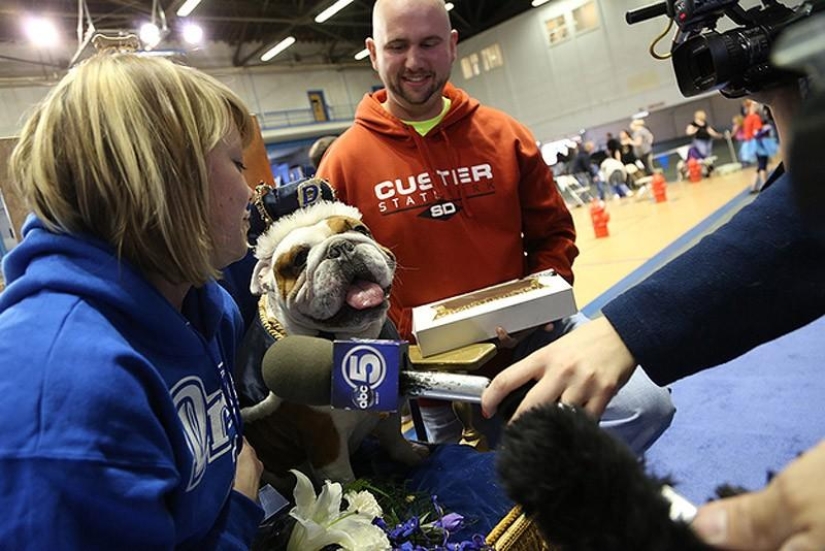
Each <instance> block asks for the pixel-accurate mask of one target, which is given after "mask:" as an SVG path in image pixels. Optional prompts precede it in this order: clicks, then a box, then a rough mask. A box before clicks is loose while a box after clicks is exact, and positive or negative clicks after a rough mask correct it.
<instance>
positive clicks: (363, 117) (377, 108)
mask: <svg viewBox="0 0 825 551" xmlns="http://www.w3.org/2000/svg"><path fill="white" fill-rule="evenodd" d="M442 95H444V96H446V97H447V98H449V100H450V101H451V102H452V103H451V105H450V110H449V112H448V113H447V114H446V115H444V118H443V119H442V120H441V122H439V123H438V124H437V125H436V127H435V128H433V129H432V130H431V131H430V133H435V132H438V130H439V129H443V128H448V127H449V126H452V125H453V124H455V123H457V122H458V121H460V120H462V119H464V118H466V117H469V116H470V115H471V114H472V113H473V112H474V111H475V110H477V109H478V107H479V102H478V101H477V100H475V99H473V98H471V97H470V96H469V95H467V93H466V92H465V91H464V90H460V89H458V88H456V87H455V86H453V85H452V84H450V83H449V82H448V83H447V85H446V86H445V87H444V91H443V93H442ZM386 101H387V90H386V89H385V88H382V89H381V90H378V91H376V92H373V93H371V94H366V95H365V96H364V100H363V101H361V102H360V103H359V104H358V109H356V111H355V124H358V125H361V126H363V127H365V128H368V129H370V130H373V131H375V132H379V133H381V134H384V135H386V136H390V137H394V138H398V139H400V140H410V145H413V142H412V139H413V134H416V135H417V132H416V131H415V130H414V129H413V128H412V127H411V126H409V125H407V124H403V123H402V124H399V122H401V121H400V119H398V118H397V117H396V116H395V115H393V114H392V113H390V112H389V111H387V110H386V109H384V106H383V103H384V102H386Z"/></svg>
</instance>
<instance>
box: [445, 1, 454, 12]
mask: <svg viewBox="0 0 825 551" xmlns="http://www.w3.org/2000/svg"><path fill="white" fill-rule="evenodd" d="M444 7H445V8H447V11H450V10H451V9H453V8H454V7H455V4H453V3H452V2H447V3H446V4H444Z"/></svg>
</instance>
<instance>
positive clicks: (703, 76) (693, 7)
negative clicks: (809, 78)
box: [625, 0, 825, 98]
mask: <svg viewBox="0 0 825 551" xmlns="http://www.w3.org/2000/svg"><path fill="white" fill-rule="evenodd" d="M761 2H762V5H761V6H755V7H753V8H751V9H748V10H745V9H744V8H742V7H741V6H740V5H739V3H740V0H666V1H665V2H658V3H656V4H651V5H649V6H645V7H642V8H639V9H637V10H632V11H629V12H627V13H626V14H625V19H626V21H627V22H628V23H629V24H633V23H639V22H641V21H646V20H648V19H652V18H653V17H658V16H661V15H667V17H668V18H670V20H671V21H672V23H673V24H675V25H676V26H677V27H678V32H677V34H676V36H675V38H674V39H673V45H672V47H671V50H670V53H671V58H672V62H673V70H674V72H675V74H676V81H677V83H678V85H679V90H680V91H681V92H682V94H683V95H684V96H685V97H691V96H695V95H697V94H701V93H702V92H707V91H709V90H719V91H720V92H721V93H722V95H723V96H725V97H728V98H739V97H742V96H746V95H749V94H752V93H754V92H759V91H761V90H765V89H767V88H771V87H773V86H777V85H781V84H785V83H788V82H791V81H792V80H793V79H796V78H799V77H800V76H803V75H804V74H805V73H804V72H796V71H795V70H792V69H787V68H781V69H780V68H778V67H777V66H776V65H774V64H773V63H771V61H770V52H771V49H772V46H773V44H774V42H775V40H776V38H777V37H778V36H779V34H780V33H781V32H782V31H784V30H785V29H786V28H787V27H790V26H792V25H794V24H795V23H797V22H798V21H800V20H803V19H806V18H807V17H808V16H810V15H811V14H813V13H816V12H818V11H820V10H822V9H823V8H825V0H807V1H803V2H802V3H800V4H799V5H798V6H796V7H793V8H791V7H788V6H786V5H784V4H782V3H780V2H779V1H777V0H761ZM723 16H727V17H729V18H730V19H732V20H733V21H734V22H735V23H736V24H738V25H740V26H739V27H737V28H734V29H731V30H729V31H725V32H722V33H720V32H718V31H717V30H716V24H717V22H718V21H719V19H720V18H722V17H723Z"/></svg>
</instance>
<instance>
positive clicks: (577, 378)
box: [481, 318, 636, 419]
mask: <svg viewBox="0 0 825 551" xmlns="http://www.w3.org/2000/svg"><path fill="white" fill-rule="evenodd" d="M635 367H636V361H635V360H634V359H633V356H632V355H631V354H630V351H628V350H627V348H626V347H625V345H624V343H623V342H622V340H621V338H620V337H619V335H618V333H616V331H615V329H613V326H612V325H610V322H609V321H608V320H607V319H606V318H599V319H596V320H594V321H592V322H590V323H586V324H584V325H582V326H581V327H579V328H577V329H576V330H575V331H572V332H570V333H568V334H567V335H564V336H563V337H561V338H559V339H558V340H556V341H554V342H552V343H550V344H548V345H547V346H545V347H544V348H541V349H539V350H537V351H536V352H534V353H533V354H531V355H530V356H528V357H526V358H524V359H523V360H521V361H519V362H516V363H515V364H513V365H512V366H510V367H508V368H507V369H505V370H504V371H502V372H501V373H499V374H498V375H497V376H496V377H495V379H493V381H492V383H490V386H489V387H487V389H486V390H485V391H484V394H483V395H482V397H481V407H482V411H483V412H484V415H485V416H486V417H491V416H492V415H494V414H495V412H496V409H497V408H498V405H499V404H500V403H501V400H502V399H504V397H505V396H507V395H508V394H510V393H511V392H512V391H514V390H515V389H517V388H519V387H520V386H522V385H524V384H526V383H528V382H529V381H537V383H536V385H535V386H534V387H533V388H532V389H531V390H530V392H528V393H527V395H526V396H525V398H524V400H523V401H522V402H521V405H520V406H519V407H518V409H517V410H516V412H515V414H514V415H513V419H515V418H517V417H518V416H519V415H521V414H522V413H524V412H525V411H527V410H528V409H530V408H532V407H534V406H537V405H539V404H543V403H551V402H558V401H561V402H564V403H567V404H571V405H577V406H580V407H582V408H584V409H585V410H586V411H588V412H589V413H590V414H591V415H593V416H594V417H597V418H598V417H600V416H601V414H602V413H604V409H605V408H606V407H607V403H608V402H609V401H610V400H611V398H613V396H614V395H615V394H616V392H617V391H618V389H619V388H621V387H622V385H624V384H625V383H626V382H627V380H628V379H629V378H630V375H631V374H632V373H633V370H634V369H635Z"/></svg>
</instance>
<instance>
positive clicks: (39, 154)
mask: <svg viewBox="0 0 825 551" xmlns="http://www.w3.org/2000/svg"><path fill="white" fill-rule="evenodd" d="M253 128H254V126H253V124H252V121H251V118H250V115H249V111H248V109H247V108H246V106H245V105H244V103H243V101H242V100H241V99H240V98H238V96H237V95H235V94H234V93H233V92H232V91H231V90H229V88H227V87H226V86H224V85H223V84H221V83H220V82H218V81H217V80H215V79H214V78H212V77H210V76H208V75H206V74H204V73H202V72H200V71H197V70H195V69H192V68H190V67H185V66H182V65H177V64H175V63H172V62H171V61H168V60H165V59H160V58H149V57H141V56H138V55H135V54H119V53H103V54H98V55H97V56H95V57H93V58H90V59H89V60H87V61H86V62H84V63H83V64H81V65H79V66H78V67H76V68H74V69H72V70H71V71H70V72H69V73H68V74H67V75H66V76H65V77H64V78H63V80H61V81H60V83H58V84H57V86H56V87H55V88H54V89H53V90H52V91H51V92H50V93H49V95H48V96H47V97H46V99H45V100H44V101H43V103H41V104H40V105H39V106H38V107H37V109H36V110H35V112H34V114H33V115H32V116H31V118H30V119H29V120H28V121H27V122H26V124H25V126H24V128H23V131H22V134H21V137H20V140H19V142H18V144H17V146H16V147H15V149H14V151H13V153H12V156H11V160H10V168H11V177H12V180H13V181H14V182H16V184H17V186H18V188H19V190H20V192H21V194H22V196H23V197H24V198H25V200H26V202H27V203H28V205H29V206H30V208H32V209H33V210H34V211H35V213H36V214H37V215H38V217H40V219H42V220H43V222H44V223H45V224H46V225H47V226H48V227H49V228H50V229H51V230H52V231H56V232H67V233H73V234H89V235H92V236H94V237H97V238H99V239H102V240H104V241H106V242H108V243H109V244H111V245H112V247H114V249H115V251H116V254H117V255H118V257H119V258H120V257H122V258H125V259H127V260H128V261H129V262H131V263H132V264H133V265H135V266H136V267H137V268H138V269H140V270H142V271H143V272H144V273H156V274H161V275H163V277H164V278H166V279H167V280H169V281H171V282H174V283H193V284H196V285H199V284H203V283H205V282H206V281H207V280H209V279H210V278H213V277H217V276H218V274H219V272H218V270H217V267H215V266H213V263H212V261H211V258H212V253H213V249H214V243H213V239H212V235H211V233H210V225H209V181H208V171H207V167H206V161H205V156H206V154H207V153H208V152H210V151H211V150H212V149H213V148H214V147H215V146H216V145H217V144H218V142H219V141H220V140H221V139H223V138H224V137H225V136H226V135H227V134H228V133H229V132H231V131H232V130H233V129H234V130H237V131H238V132H239V134H240V136H241V139H242V140H243V144H244V145H246V144H248V143H249V141H250V140H251V138H252V134H251V133H252V129H253Z"/></svg>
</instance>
